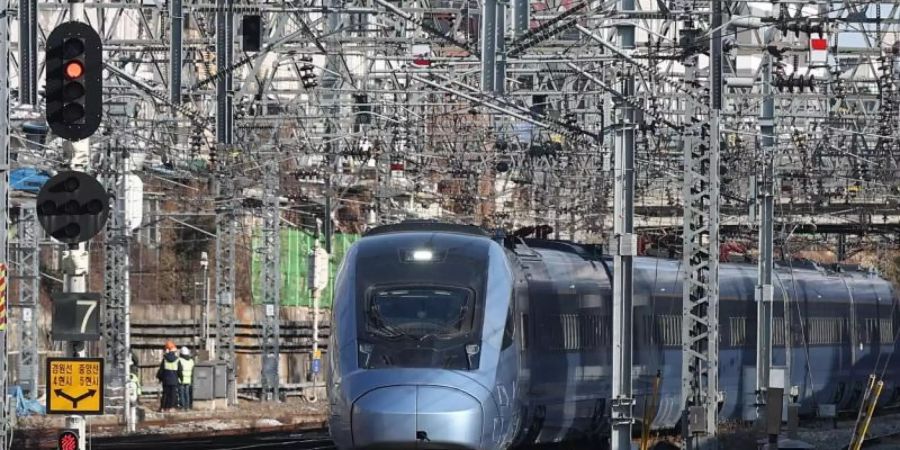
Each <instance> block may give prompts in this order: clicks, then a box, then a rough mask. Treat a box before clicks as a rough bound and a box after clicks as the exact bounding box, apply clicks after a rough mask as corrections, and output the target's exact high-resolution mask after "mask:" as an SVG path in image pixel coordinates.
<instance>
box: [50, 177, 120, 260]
mask: <svg viewBox="0 0 900 450" xmlns="http://www.w3.org/2000/svg"><path fill="white" fill-rule="evenodd" d="M37 207H38V210H37V214H38V221H40V223H41V226H42V227H44V230H46V231H47V233H49V234H50V235H51V236H53V237H54V238H55V239H56V240H58V241H60V242H64V243H67V244H77V243H79V242H85V241H87V240H88V239H90V238H92V237H94V235H96V234H97V233H99V232H100V230H101V229H102V228H103V225H105V224H106V219H107V218H108V217H109V195H108V194H107V193H106V190H105V189H103V186H102V185H101V184H100V182H98V181H97V179H96V178H94V177H92V176H90V175H88V174H86V173H84V172H76V171H65V172H60V173H58V174H57V175H56V176H54V177H53V178H51V179H49V180H47V182H46V183H45V184H44V186H43V187H42V188H41V191H40V192H39V193H38V197H37Z"/></svg>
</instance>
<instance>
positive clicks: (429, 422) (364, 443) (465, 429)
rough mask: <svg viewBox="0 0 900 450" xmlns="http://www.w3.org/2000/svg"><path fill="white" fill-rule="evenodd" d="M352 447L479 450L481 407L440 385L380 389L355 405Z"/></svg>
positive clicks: (455, 390)
mask: <svg viewBox="0 0 900 450" xmlns="http://www.w3.org/2000/svg"><path fill="white" fill-rule="evenodd" d="M351 423H352V425H351V427H352V432H353V446H354V447H355V448H369V449H397V450H405V449H429V448H434V449H446V448H454V449H477V448H479V447H480V444H481V434H482V409H481V403H480V402H479V401H478V400H477V399H476V398H475V397H472V396H471V395H469V394H466V393H464V392H462V391H460V390H457V389H452V388H447V387H440V386H390V387H384V388H379V389H375V390H373V391H370V392H369V393H367V394H365V395H363V396H362V397H360V398H359V399H358V400H357V401H356V403H355V404H354V405H353V417H352V422H351Z"/></svg>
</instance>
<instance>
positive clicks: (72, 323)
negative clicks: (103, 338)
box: [51, 292, 102, 341]
mask: <svg viewBox="0 0 900 450" xmlns="http://www.w3.org/2000/svg"><path fill="white" fill-rule="evenodd" d="M101 298H102V297H101V296H100V294H97V293H92V292H87V293H70V292H66V293H62V292H58V293H55V294H53V324H52V330H51V332H52V334H53V340H56V341H96V340H99V339H100V316H101V314H100V306H101Z"/></svg>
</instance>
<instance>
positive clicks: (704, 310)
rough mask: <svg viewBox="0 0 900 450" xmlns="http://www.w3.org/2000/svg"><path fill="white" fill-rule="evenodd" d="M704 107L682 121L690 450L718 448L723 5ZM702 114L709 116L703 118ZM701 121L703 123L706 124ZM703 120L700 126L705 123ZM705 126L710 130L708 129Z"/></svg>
mask: <svg viewBox="0 0 900 450" xmlns="http://www.w3.org/2000/svg"><path fill="white" fill-rule="evenodd" d="M681 12H684V13H686V15H687V19H686V21H685V27H684V29H683V30H682V36H681V38H682V41H683V43H684V45H685V47H684V49H685V51H687V52H688V56H687V58H686V59H685V60H684V66H685V76H684V80H685V83H686V84H688V85H689V86H695V88H696V89H697V90H699V91H700V92H702V90H700V89H699V86H700V85H699V83H698V81H697V73H698V68H697V65H698V63H699V57H698V55H697V53H696V51H695V50H696V47H697V45H698V44H699V42H697V41H698V36H699V35H700V30H698V29H696V28H694V26H693V22H692V21H691V19H690V11H688V10H685V11H679V13H681ZM710 19H711V20H710V26H711V27H712V36H711V40H710V68H709V73H710V76H709V98H708V99H709V105H704V104H703V102H702V101H698V100H695V98H702V96H701V95H697V96H696V97H693V98H688V99H687V104H686V107H687V108H686V112H685V114H686V118H687V121H686V122H685V123H684V131H683V140H684V191H683V195H684V229H683V230H684V231H683V233H682V241H683V262H682V267H683V268H684V277H685V278H684V281H683V292H682V325H681V326H682V330H681V345H682V366H681V396H682V405H683V406H684V410H683V416H682V418H683V420H682V423H683V424H684V427H685V428H684V430H683V431H682V436H684V438H685V440H686V441H687V449H688V450H711V449H715V448H718V443H717V440H716V434H717V427H718V401H719V145H720V139H721V138H720V124H719V120H720V115H721V108H722V30H721V27H722V3H721V0H713V2H712V9H711V18H710ZM705 110H707V111H708V114H704V111H705ZM704 116H707V117H706V120H704ZM704 122H706V123H704ZM707 123H708V125H707Z"/></svg>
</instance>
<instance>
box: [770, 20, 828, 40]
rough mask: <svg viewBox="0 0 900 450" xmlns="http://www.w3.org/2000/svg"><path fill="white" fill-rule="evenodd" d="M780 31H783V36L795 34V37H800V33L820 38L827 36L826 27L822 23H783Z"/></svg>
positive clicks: (779, 27)
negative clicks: (790, 33) (789, 33)
mask: <svg viewBox="0 0 900 450" xmlns="http://www.w3.org/2000/svg"><path fill="white" fill-rule="evenodd" d="M778 29H779V30H781V34H787V33H788V32H793V33H794V37H800V33H806V34H818V35H819V37H822V36H823V35H824V34H825V26H824V25H823V24H821V23H816V24H812V23H799V22H792V23H788V22H782V23H781V24H780V25H779V26H778Z"/></svg>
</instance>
